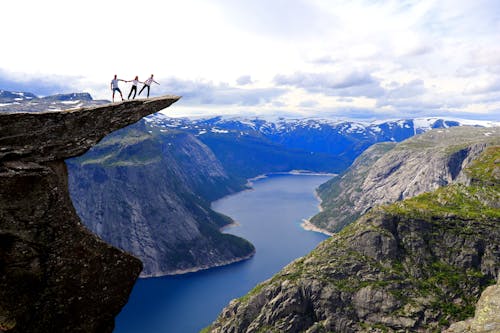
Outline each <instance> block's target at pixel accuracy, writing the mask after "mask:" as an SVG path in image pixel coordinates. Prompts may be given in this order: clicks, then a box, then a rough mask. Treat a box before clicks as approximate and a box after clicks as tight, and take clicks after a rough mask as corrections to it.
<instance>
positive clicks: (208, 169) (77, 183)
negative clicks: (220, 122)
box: [66, 122, 254, 277]
mask: <svg viewBox="0 0 500 333" xmlns="http://www.w3.org/2000/svg"><path fill="white" fill-rule="evenodd" d="M66 162H67V164H68V168H69V171H70V178H69V180H70V192H71V196H72V198H73V202H74V204H75V208H76V210H77V212H78V213H79V215H80V217H81V218H82V221H83V223H84V224H85V225H87V227H88V228H89V229H91V230H92V231H94V232H95V233H96V234H98V235H99V236H100V237H101V238H102V239H104V240H105V241H107V242H109V243H110V244H113V245H115V246H117V247H119V248H121V249H123V250H125V251H127V252H129V253H132V254H134V255H136V256H137V257H138V258H140V259H141V261H142V262H143V264H144V269H143V271H142V273H141V276H142V277H148V276H159V275H166V274H178V273H185V272H190V271H196V270H200V269H206V268H210V267H215V266H221V265H224V264H228V263H232V262H235V261H239V260H243V259H245V258H248V257H249V256H251V255H252V254H253V253H254V247H253V246H252V245H251V244H250V243H249V242H247V241H246V240H244V239H242V238H239V237H236V236H233V235H229V234H224V233H221V232H220V231H219V229H220V228H221V227H223V226H225V225H227V224H228V223H231V222H232V220H231V219H229V218H227V217H225V216H222V215H220V214H218V213H216V212H214V211H213V210H211V209H210V201H212V200H215V199H217V198H219V197H221V196H223V195H227V194H229V193H232V192H235V191H238V190H241V189H243V184H242V183H241V182H238V181H235V180H233V179H231V178H230V177H229V176H228V175H227V174H226V172H225V170H224V168H223V167H222V166H221V164H220V162H219V161H218V160H217V158H216V157H215V156H214V154H213V153H212V151H211V150H210V149H209V148H208V147H207V146H205V145H204V144H203V143H201V142H200V141H199V140H197V139H196V138H195V137H194V136H192V135H190V134H188V133H183V132H178V131H175V130H162V131H159V130H158V129H155V128H152V127H150V126H149V125H148V124H147V123H144V122H140V123H138V124H136V125H134V126H131V127H128V128H126V129H123V130H120V131H117V132H115V133H113V134H112V135H110V136H108V137H107V138H106V139H104V140H103V141H102V142H100V143H99V144H98V145H97V146H95V147H94V148H92V149H91V150H90V151H89V152H88V153H87V154H85V155H83V156H81V157H78V158H75V159H71V160H67V161H66Z"/></svg>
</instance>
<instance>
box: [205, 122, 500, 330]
mask: <svg viewBox="0 0 500 333" xmlns="http://www.w3.org/2000/svg"><path fill="white" fill-rule="evenodd" d="M444 133H445V134H446V137H445V136H436V137H435V138H436V140H437V141H435V142H434V144H437V145H441V146H442V145H443V142H444V140H445V141H446V142H448V143H449V145H450V150H451V151H455V152H456V151H457V149H456V147H455V145H456V143H460V141H457V139H459V138H461V136H460V135H459V136H454V135H453V134H454V133H455V131H449V132H448V131H446V132H444ZM432 135H433V133H427V138H428V139H429V137H430V136H432ZM409 141H411V140H409ZM428 142H429V141H428ZM429 143H430V142H429ZM407 147H411V145H409V144H407ZM393 149H395V148H393ZM400 153H404V151H401V152H400ZM499 160H500V147H499V146H490V147H487V148H485V149H484V150H483V152H482V153H481V154H480V155H478V156H476V158H475V159H474V161H472V162H471V163H468V164H467V167H466V169H465V170H461V173H462V175H463V176H462V177H461V182H460V183H453V184H450V185H446V186H444V187H441V188H439V189H437V190H434V191H432V192H427V193H423V194H420V195H417V196H415V197H413V198H410V199H406V200H403V201H399V202H397V203H394V204H391V205H387V206H379V207H377V208H373V209H371V210H370V211H369V212H368V213H366V214H365V215H363V216H362V217H361V218H359V219H358V220H357V221H356V222H355V223H353V224H351V225H349V226H347V227H346V228H344V229H343V230H342V231H340V232H339V233H337V234H334V235H333V236H332V237H331V238H330V239H328V240H326V241H324V242H323V243H321V244H320V245H319V246H318V247H317V248H316V249H315V250H313V251H312V252H311V253H310V254H308V255H306V256H305V257H303V258H300V259H297V260H296V261H294V262H293V263H291V264H290V265H288V266H287V267H285V268H284V269H283V270H282V271H281V272H279V273H278V274H276V275H275V276H274V277H272V278H271V279H269V280H267V281H265V282H263V283H262V284H260V285H258V286H257V287H255V289H254V290H252V291H251V292H249V293H248V294H247V295H245V296H243V297H241V298H240V299H237V300H233V301H232V302H231V303H230V304H229V305H228V306H227V307H226V308H225V309H224V310H223V311H222V313H221V314H220V315H219V317H218V318H217V320H216V321H215V322H214V323H213V324H212V325H211V326H210V327H207V328H206V329H205V330H204V332H235V333H237V332H292V333H293V332H318V333H319V332H325V333H326V332H439V331H442V330H443V329H445V328H446V327H448V326H449V325H450V323H453V322H457V321H459V320H464V319H467V318H469V317H471V316H473V315H474V307H475V304H476V302H477V300H478V299H479V296H480V295H481V292H482V291H483V290H484V288H485V287H486V286H488V285H490V284H493V283H495V280H496V278H497V276H498V274H499V267H500V251H499V249H500V206H499V202H500V200H499V199H500V169H499V166H498V163H499V162H498V161H499ZM435 166H436V167H442V165H435ZM411 180H412V179H409V180H408V181H409V182H411ZM490 316H497V314H495V313H492V312H490ZM495 320H496V319H495V318H490V321H493V322H494V321H495Z"/></svg>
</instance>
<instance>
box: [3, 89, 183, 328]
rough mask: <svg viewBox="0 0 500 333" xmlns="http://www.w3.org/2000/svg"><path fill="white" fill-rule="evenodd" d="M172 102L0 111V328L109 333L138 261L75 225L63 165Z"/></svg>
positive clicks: (168, 99)
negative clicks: (57, 110)
mask: <svg viewBox="0 0 500 333" xmlns="http://www.w3.org/2000/svg"><path fill="white" fill-rule="evenodd" d="M177 99H178V97H172V96H167V97H162V98H157V99H151V100H147V101H146V100H143V101H134V102H127V103H117V104H112V105H106V106H103V107H101V108H87V109H77V110H70V111H62V112H44V113H40V114H23V113H16V114H10V113H1V114H0V330H2V331H6V332H111V331H112V330H113V327H114V317H115V316H116V315H117V314H118V312H119V311H120V309H121V308H122V307H123V305H124V304H125V303H126V301H127V299H128V295H129V293H130V291H131V289H132V286H133V284H134V282H135V280H136V279H137V277H138V275H139V273H140V271H141V268H142V265H141V263H140V261H139V260H138V259H136V258H134V257H132V256H131V255H128V254H126V253H125V252H123V251H121V250H119V249H116V248H114V247H112V246H110V245H108V244H106V243H105V242H103V241H102V240H100V239H99V238H98V237H97V236H95V235H94V234H92V233H90V232H89V231H88V230H87V229H86V228H84V227H83V226H82V224H81V223H80V219H79V218H78V216H77V215H76V213H75V210H74V208H73V205H72V203H71V200H70V197H69V193H68V183H67V181H68V179H67V170H66V165H65V163H64V159H65V158H68V157H70V156H75V155H79V154H82V153H84V152H85V151H86V150H88V149H89V148H90V147H91V146H92V145H94V144H95V143H96V142H97V141H99V140H100V139H102V137H104V136H105V135H106V134H108V133H110V132H112V131H114V130H116V129H118V128H121V127H124V126H126V125H128V124H131V123H134V122H136V121H137V120H139V119H140V118H141V117H143V116H145V115H147V114H150V113H153V112H157V111H160V110H161V109H163V108H165V107H167V106H168V105H170V104H172V103H173V102H175V101H176V100H177Z"/></svg>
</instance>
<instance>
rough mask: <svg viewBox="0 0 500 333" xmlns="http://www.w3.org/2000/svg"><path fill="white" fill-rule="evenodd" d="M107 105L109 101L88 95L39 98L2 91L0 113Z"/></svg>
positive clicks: (0, 94)
mask: <svg viewBox="0 0 500 333" xmlns="http://www.w3.org/2000/svg"><path fill="white" fill-rule="evenodd" d="M105 103H109V101H102V100H94V99H92V96H90V94H88V93H69V94H57V95H51V96H45V97H38V96H36V95H34V94H32V93H30V92H15V91H7V90H0V112H41V111H60V110H66V109H72V108H79V107H84V106H92V105H101V104H105Z"/></svg>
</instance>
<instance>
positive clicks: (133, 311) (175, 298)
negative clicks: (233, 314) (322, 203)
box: [114, 174, 331, 333]
mask: <svg viewBox="0 0 500 333" xmlns="http://www.w3.org/2000/svg"><path fill="white" fill-rule="evenodd" d="M330 178H331V176H318V175H290V174H278V175H270V176H268V177H267V178H263V179H258V180H256V181H254V182H253V186H252V187H253V190H249V191H244V192H240V193H237V194H234V195H231V196H227V197H225V198H222V199H221V200H218V201H216V202H214V203H213V204H212V208H213V209H214V210H216V211H218V212H221V213H223V214H226V215H228V216H230V217H231V218H233V220H235V221H236V222H237V223H238V225H236V226H231V227H228V228H227V229H225V232H227V233H231V234H234V235H238V236H241V237H243V238H245V239H248V240H249V241H250V242H252V244H254V245H255V248H256V254H255V256H254V257H252V258H251V259H249V260H246V261H243V262H239V263H235V264H232V265H228V266H224V267H218V268H212V269H209V270H205V271H201V272H196V273H189V274H184V275H177V276H166V277H159V278H148V279H140V280H138V281H137V283H136V285H135V287H134V290H133V291H132V294H131V296H130V300H129V302H128V303H127V305H126V306H125V307H124V308H123V310H122V312H121V313H120V315H119V316H118V317H117V319H116V328H115V331H114V332H115V333H139V332H140V333H167V332H168V333H191V332H199V330H201V329H202V328H204V327H206V326H208V325H209V324H210V323H211V322H212V321H214V320H215V319H216V317H217V315H218V314H219V313H220V311H221V310H222V308H224V307H225V306H226V305H227V304H228V303H229V301H230V300H232V299H234V298H238V297H241V296H243V295H245V294H246V293H247V292H248V291H250V290H251V289H252V288H253V287H255V286H256V285H257V284H258V283H260V282H262V281H264V280H266V279H268V278H270V277H271V276H273V275H274V274H275V273H277V272H278V271H279V270H281V268H283V267H284V266H286V265H287V264H288V263H290V262H291V261H293V260H294V259H296V258H298V257H301V256H303V255H305V254H307V253H308V252H310V251H311V250H312V249H314V248H315V247H316V245H317V244H318V243H319V242H321V241H322V240H324V239H326V238H327V236H325V235H323V234H320V233H316V232H312V231H306V230H304V229H302V227H301V226H300V224H301V223H302V220H303V219H306V218H309V217H311V216H312V215H314V214H316V213H317V212H318V211H319V208H318V205H319V201H318V199H317V198H316V197H315V194H314V190H315V189H316V188H317V187H318V186H319V185H320V184H322V183H324V182H326V181H327V180H328V179H330Z"/></svg>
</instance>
